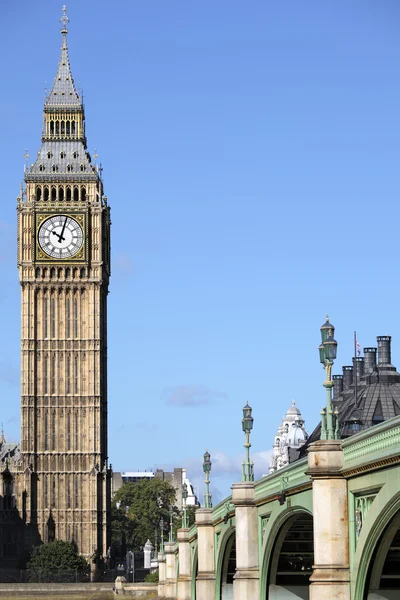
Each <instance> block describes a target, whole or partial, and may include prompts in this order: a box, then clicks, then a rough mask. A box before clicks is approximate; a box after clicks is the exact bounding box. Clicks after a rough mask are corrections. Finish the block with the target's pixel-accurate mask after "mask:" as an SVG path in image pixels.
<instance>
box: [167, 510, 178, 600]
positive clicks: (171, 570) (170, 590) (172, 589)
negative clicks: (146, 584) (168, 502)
mask: <svg viewBox="0 0 400 600" xmlns="http://www.w3.org/2000/svg"><path fill="white" fill-rule="evenodd" d="M173 516H174V512H173V507H172V506H170V507H169V536H168V542H166V543H165V544H164V548H165V574H166V578H165V597H166V598H175V597H176V564H175V540H174V521H173Z"/></svg>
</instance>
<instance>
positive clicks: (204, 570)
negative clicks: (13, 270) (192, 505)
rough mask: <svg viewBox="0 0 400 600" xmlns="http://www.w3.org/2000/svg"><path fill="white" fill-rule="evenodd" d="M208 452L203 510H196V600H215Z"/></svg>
mask: <svg viewBox="0 0 400 600" xmlns="http://www.w3.org/2000/svg"><path fill="white" fill-rule="evenodd" d="M210 458H211V457H210V454H209V452H208V450H206V452H205V454H204V462H203V471H204V473H205V476H206V479H205V484H206V491H205V494H204V508H199V509H197V510H196V525H197V548H198V551H197V556H198V566H197V577H196V600H210V599H211V598H215V563H214V527H213V522H212V512H213V511H212V498H211V494H210V472H211V460H210Z"/></svg>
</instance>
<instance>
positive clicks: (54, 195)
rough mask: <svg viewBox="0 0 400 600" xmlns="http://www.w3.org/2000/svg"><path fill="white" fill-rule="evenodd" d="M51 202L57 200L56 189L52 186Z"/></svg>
mask: <svg viewBox="0 0 400 600" xmlns="http://www.w3.org/2000/svg"><path fill="white" fill-rule="evenodd" d="M51 200H52V202H55V201H56V200H57V189H56V188H55V186H54V185H52V186H51Z"/></svg>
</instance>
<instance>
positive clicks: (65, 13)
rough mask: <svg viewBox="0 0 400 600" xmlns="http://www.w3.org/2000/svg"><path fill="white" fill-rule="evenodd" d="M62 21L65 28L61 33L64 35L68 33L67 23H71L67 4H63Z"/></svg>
mask: <svg viewBox="0 0 400 600" xmlns="http://www.w3.org/2000/svg"><path fill="white" fill-rule="evenodd" d="M60 23H62V24H63V28H62V29H61V33H62V34H63V35H66V34H67V33H68V29H67V23H69V19H68V17H67V7H66V5H65V4H64V6H63V16H62V17H61V19H60Z"/></svg>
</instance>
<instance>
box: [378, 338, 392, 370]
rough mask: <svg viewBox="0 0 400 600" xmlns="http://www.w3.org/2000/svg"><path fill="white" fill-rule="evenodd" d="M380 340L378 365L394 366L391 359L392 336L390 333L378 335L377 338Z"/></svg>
mask: <svg viewBox="0 0 400 600" xmlns="http://www.w3.org/2000/svg"><path fill="white" fill-rule="evenodd" d="M376 339H377V342H378V367H382V366H384V365H385V366H386V365H388V366H389V367H391V366H392V363H391V360H392V357H391V351H390V342H391V340H392V338H391V337H390V335H378V337H377V338H376Z"/></svg>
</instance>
